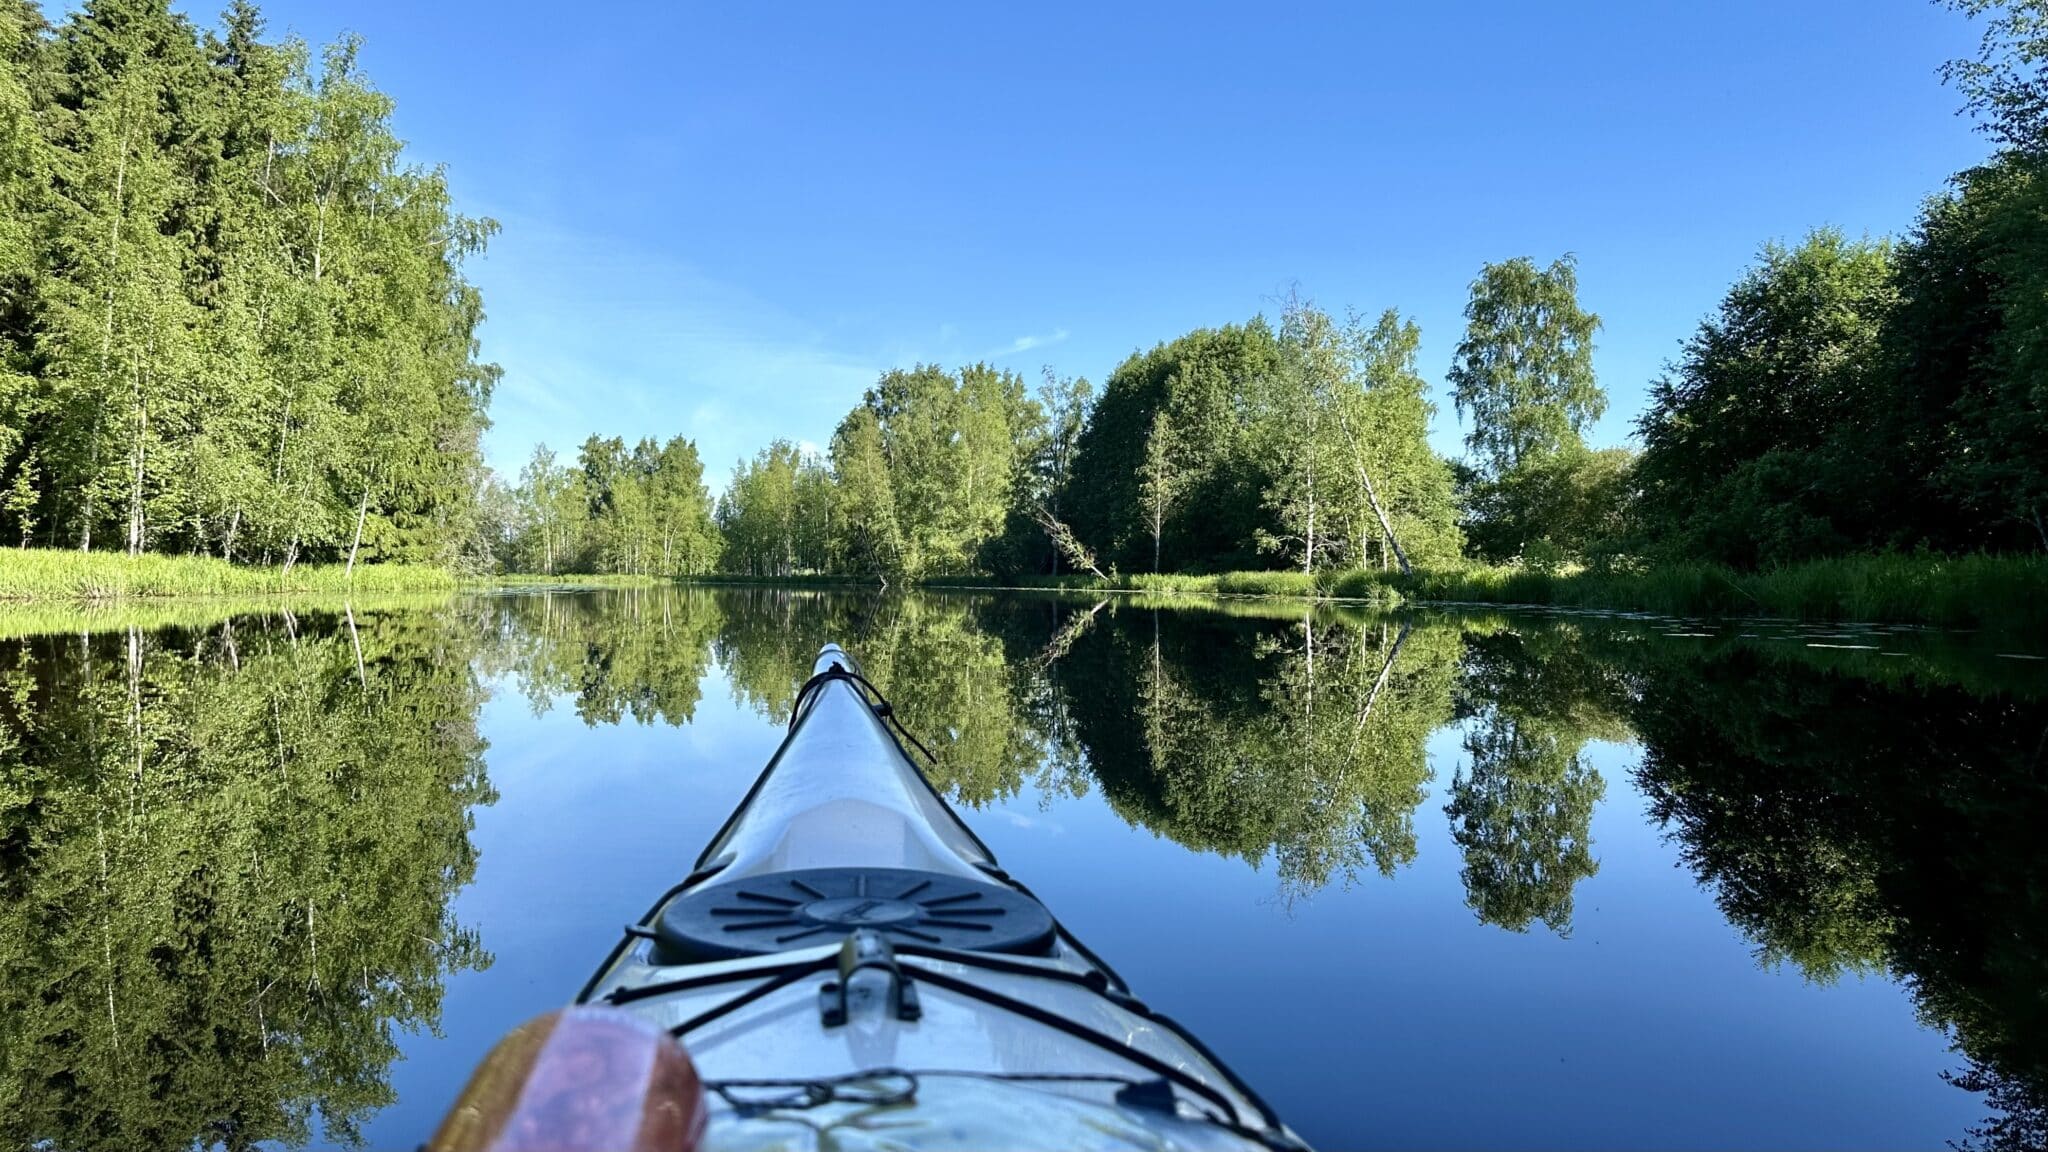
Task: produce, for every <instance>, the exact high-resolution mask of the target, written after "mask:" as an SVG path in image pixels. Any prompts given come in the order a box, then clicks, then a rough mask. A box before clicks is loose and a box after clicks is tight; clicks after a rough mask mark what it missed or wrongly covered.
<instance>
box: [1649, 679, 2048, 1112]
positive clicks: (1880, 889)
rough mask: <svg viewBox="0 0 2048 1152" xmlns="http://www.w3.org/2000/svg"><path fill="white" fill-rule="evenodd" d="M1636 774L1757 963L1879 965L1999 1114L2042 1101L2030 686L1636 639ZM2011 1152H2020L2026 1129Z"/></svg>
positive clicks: (1812, 969) (2043, 961)
mask: <svg viewBox="0 0 2048 1152" xmlns="http://www.w3.org/2000/svg"><path fill="white" fill-rule="evenodd" d="M1636 649H1637V650H1636V651H1635V652H1634V653H1633V654H1630V655H1627V656H1620V657H1619V658H1620V659H1621V660H1622V661H1623V662H1624V664H1625V665H1626V666H1628V667H1630V668H1631V677H1632V679H1634V680H1635V681H1636V683H1637V684H1638V688H1637V690H1636V694H1637V698H1638V699H1637V703H1636V704H1635V705H1634V706H1633V707H1632V708H1631V709H1630V715H1631V720H1632V722H1633V724H1634V725H1635V727H1636V729H1637V731H1638V732H1639V733H1640V735H1641V738H1642V741H1643V744H1644V756H1643V762H1642V766H1641V767H1640V768H1639V769H1638V770H1637V784H1638V786H1639V787H1640V788H1641V790H1642V791H1643V792H1644V794H1645V795H1646V796H1647V797H1648V798H1649V799H1650V802H1651V806H1652V807H1651V810H1652V814H1653V816H1654V817H1655V818H1656V819H1657V820H1658V821H1659V822H1660V823H1662V824H1663V825H1664V826H1665V827H1666V829H1667V830H1668V831H1669V832H1670V834H1671V835H1672V836H1673V837H1674V839H1675V840H1676V842H1677V843H1678V844H1679V845H1680V846H1681V848H1682V850H1683V852H1684V859H1685V861H1686V864H1687V865H1688V866H1689V867H1690V868H1692V870H1693V871H1694V872H1695V873H1696V874H1697V875H1698V876H1699V878H1700V880H1701V882H1702V883H1703V884H1704V885H1706V886H1707V887H1708V888H1709V889H1710V890H1712V891H1713V892H1714V893H1715V895H1716V899H1717V900H1718V902H1719V903H1720V906H1721V909H1722V911H1723V912H1724V913H1725V914H1726V915H1727V916H1728V918H1729V920H1730V921H1731V922H1732V923H1733V924H1735V925H1736V926H1737V927H1739V928H1740V929H1741V930H1742V931H1743V932H1744V933H1745V934H1746V935H1747V936H1749V937H1750V939H1751V940H1753V941H1754V942H1755V943H1756V945H1757V948H1758V951H1759V955H1760V958H1761V959H1763V960H1764V961H1765V962H1768V963H1785V962H1789V963H1793V964H1796V965H1798V966H1799V967H1800V969H1801V970H1803V971H1804V972H1805V973H1806V974H1807V975H1808V976H1809V977H1811V978H1813V979H1816V980H1822V981H1826V980H1832V979H1834V978H1836V977H1837V976H1838V975H1840V974H1843V973H1861V972H1870V971H1878V972H1884V973H1887V974H1889V975H1891V976H1892V977H1894V978H1895V979H1898V980H1900V981H1901V982H1903V983H1904V984H1906V986H1907V987H1909V988H1910V989H1911V990H1912V992H1913V995H1914V998H1915V1000H1916V1001H1917V1002H1918V1004H1919V1008H1920V1012H1921V1015H1922V1018H1923V1019H1925V1020H1926V1021H1928V1022H1929V1023H1930V1024H1931V1025H1933V1026H1935V1027H1941V1028H1945V1029H1948V1030H1950V1031H1949V1035H1950V1036H1951V1037H1952V1038H1953V1040H1954V1043H1955V1046H1956V1048H1957V1049H1958V1050H1959V1051H1960V1052H1961V1053H1962V1054H1963V1056H1964V1057H1965V1058H1967V1059H1968V1060H1970V1061H1971V1062H1972V1064H1973V1066H1974V1071H1975V1075H1967V1076H1965V1077H1960V1078H1958V1079H1959V1081H1961V1082H1964V1083H1966V1084H1974V1085H1975V1086H1976V1087H1978V1088H1980V1089H1981V1088H1994V1089H1997V1091H1996V1092H1994V1095H1993V1097H1992V1100H1991V1103H1992V1104H1993V1105H1994V1106H1996V1107H1999V1108H2001V1109H2003V1110H2005V1111H2007V1113H2008V1122H2007V1123H2004V1124H1998V1123H1994V1124H1992V1125H1990V1126H1987V1129H1986V1130H1985V1131H1983V1132H1980V1133H1979V1135H1980V1136H1982V1137H1985V1138H1986V1139H1987V1140H1988V1141H1989V1142H1990V1144H1991V1146H1997V1133H1998V1132H1999V1131H2000V1130H2004V1131H2006V1132H2008V1133H2010V1134H2012V1135H2014V1136H2019V1135H2020V1134H2021V1133H2024V1132H2025V1131H2026V1130H2027V1125H2028V1124H2030V1123H2031V1124H2032V1125H2034V1126H2035V1130H2038V1126H2039V1124H2040V1121H2041V1117H2042V1115H2043V1110H2042V1107H2043V1101H2044V1100H2048V1003H2044V1001H2043V999H2042V997H2041V995H2040V988H2041V982H2040V973H2041V972H2042V971H2043V969H2044V966H2048V937H2044V935H2043V931H2042V929H2043V926H2044V925H2048V907H2044V906H2043V900H2044V894H2048V874H2044V872H2043V866H2042V862H2043V857H2042V855H2041V853H2040V852H2039V851H2038V848H2037V842H2038V830H2039V827H2040V823H2041V821H2042V819H2043V818H2044V816H2048V787H2044V783H2043V780H2042V777H2041V772H2040V755H2041V753H2040V747H2041V733H2042V731H2043V724H2044V721H2048V715H2044V713H2043V709H2042V706H2041V702H2040V701H2039V700H2038V699H2024V698H2020V697H2017V696H2014V695H2010V694H2003V693H1993V694H1984V695H1979V694H1977V693H1974V692H1968V691H1965V690H1962V689H1959V688H1956V687H1949V686H1940V685H1934V684H1930V683H1927V682H1925V681H1922V680H1913V679H1909V680H1906V681H1903V682H1901V683H1898V684H1895V685H1883V684H1880V683H1878V682H1876V681H1873V680H1870V679H1867V678H1864V677H1860V676H1855V675H1848V674H1840V673H1836V674H1816V673H1815V672H1814V671H1813V670H1811V669H1802V668H1794V667H1789V666H1786V665H1783V664H1780V663H1776V662H1772V661H1769V660H1766V659H1764V658H1762V657H1761V656H1760V655H1759V654H1757V653H1754V652H1752V651H1750V650H1747V649H1734V650H1730V651H1727V652H1724V653H1721V654H1719V655H1718V656H1716V657H1714V658H1710V659H1695V660H1692V661H1685V662H1679V661H1674V660H1671V659H1669V658H1668V656H1665V655H1660V653H1659V652H1658V651H1657V650H1655V649H1654V648H1651V647H1648V646H1640V645H1639V646H1636ZM2007 1146H2010V1147H2028V1146H2032V1143H2031V1142H2030V1141H2024V1142H2020V1143H2016V1144H2012V1145H2007Z"/></svg>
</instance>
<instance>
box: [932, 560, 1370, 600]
mask: <svg viewBox="0 0 2048 1152" xmlns="http://www.w3.org/2000/svg"><path fill="white" fill-rule="evenodd" d="M921 583H922V584H923V586H924V587H928V588H985V589H990V590H996V589H1004V588H1027V589H1059V590H1062V591H1073V592H1143V593H1149V594H1152V595H1155V596H1266V597H1285V598H1289V599H1298V600H1365V601H1370V602H1372V603H1374V604H1378V605H1381V606H1391V605H1393V604H1397V603H1399V602H1400V600H1401V595H1400V593H1399V592H1398V591H1397V590H1396V588H1395V585H1394V583H1393V580H1392V578H1391V577H1389V576H1388V575H1387V574H1385V573H1382V572H1377V571H1351V572H1343V571H1335V570H1330V569H1324V570H1319V571H1317V572H1313V573H1309V572H1301V571H1294V570H1289V571H1285V572H1256V571H1254V572H1213V573H1205V574H1201V575H1195V574H1191V573H1182V572H1159V573H1152V572H1144V573H1138V574H1135V575H1130V576H1117V577H1114V578H1111V579H1106V580H1105V579H1099V578H1097V577H1094V576H1073V575H1068V576H1026V577H1015V578H1010V579H1003V580H999V579H996V578H993V577H982V576H944V577H932V578H930V579H927V580H924V581H922V582H921Z"/></svg>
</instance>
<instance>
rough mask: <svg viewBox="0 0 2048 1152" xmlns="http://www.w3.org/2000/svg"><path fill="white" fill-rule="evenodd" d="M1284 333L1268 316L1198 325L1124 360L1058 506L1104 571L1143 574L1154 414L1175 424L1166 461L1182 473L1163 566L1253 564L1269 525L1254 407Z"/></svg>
mask: <svg viewBox="0 0 2048 1152" xmlns="http://www.w3.org/2000/svg"><path fill="white" fill-rule="evenodd" d="M1279 366H1280V343H1279V338H1278V337H1277V335H1276V334H1275V333H1274V332H1273V330H1272V328H1271V327H1270V326H1268V325H1267V324H1266V322H1265V321H1264V320H1253V321H1251V322H1250V323H1248V324H1245V325H1242V326H1239V325H1231V326H1228V327H1224V328H1218V329H1200V330H1198V331H1194V332H1190V333H1188V334H1187V335H1185V336H1182V337H1180V338H1178V339H1176V340H1174V341H1172V342H1170V343H1166V344H1161V345H1159V346H1158V347H1155V348H1153V349H1152V350H1151V351H1150V352H1145V353H1141V354H1136V355H1133V356H1131V357H1130V358H1129V359H1127V360H1125V361H1124V362H1123V363H1122V364H1121V365H1119V366H1118V367H1117V369H1116V371H1115V372H1112V373H1111V374H1110V376H1109V379H1108V381H1107V382H1106V383H1105V384H1104V385H1103V389H1102V395H1101V397H1100V398H1099V399H1098V400H1097V401H1096V402H1095V407H1094V410H1093V414H1092V416H1091V417H1090V418H1089V420H1088V423H1087V427H1086V428H1085V429H1083V430H1082V431H1081V433H1080V435H1079V436H1078V437H1077V439H1076V444H1075V451H1074V456H1073V463H1072V472H1071V474H1070V476H1069V478H1068V480H1067V483H1066V485H1065V494H1064V495H1063V496H1062V497H1061V504H1060V507H1061V508H1062V509H1063V510H1064V512H1065V519H1066V520H1067V522H1068V523H1070V524H1072V525H1073V528H1074V531H1075V533H1076V534H1077V535H1079V537H1080V538H1081V541H1082V542H1083V543H1084V544H1086V545H1087V546H1088V547H1089V548H1090V549H1092V550H1093V551H1094V553H1095V555H1096V557H1097V559H1098V561H1099V562H1100V563H1101V564H1103V565H1104V566H1105V567H1110V568H1117V569H1125V570H1129V571H1145V570H1147V569H1149V568H1150V567H1151V566H1152V565H1151V559H1152V551H1153V549H1152V536H1151V532H1150V530H1149V528H1148V527H1147V525H1148V524H1149V523H1150V521H1149V518H1148V517H1147V515H1146V511H1145V500H1144V491H1143V484H1144V481H1143V478H1144V472H1145V454H1146V449H1147V446H1148V441H1149V439H1150V435H1151V431H1152V426H1153V421H1154V419H1155V415H1156V414H1157V413H1159V412H1162V411H1163V412H1165V413H1166V418H1167V420H1168V421H1169V422H1170V424H1171V425H1172V427H1173V428H1174V430H1175V434H1174V436H1173V438H1172V449H1173V451H1172V452H1171V454H1170V455H1169V458H1168V461H1167V464H1166V465H1165V467H1166V468H1168V469H1169V470H1171V471H1172V473H1173V474H1174V475H1175V476H1176V477H1177V478H1178V484H1177V487H1178V489H1179V501H1178V507H1179V508H1181V509H1184V510H1185V509H1200V510H1201V513H1200V515H1177V516H1173V517H1169V518H1168V519H1167V521H1166V523H1165V524H1164V526H1163V531H1162V533H1161V538H1160V554H1161V564H1160V566H1161V567H1162V568H1164V569H1169V570H1187V569H1208V570H1215V569H1227V568H1249V567H1255V566H1259V565H1260V557H1259V550H1258V546H1257V543H1256V540H1255V534H1256V533H1257V531H1258V530H1259V529H1260V528H1261V527H1263V526H1265V525H1266V524H1267V523H1268V520H1267V513H1266V510H1265V508H1264V495H1265V491H1266V484H1267V466H1266V462H1265V461H1264V460H1263V459H1262V457H1261V450H1260V444H1259V442H1258V439H1257V437H1255V435H1254V426H1253V422H1251V421H1249V420H1247V419H1246V416H1247V414H1248V412H1249V411H1250V409H1251V408H1252V407H1253V406H1254V405H1256V404H1259V403H1262V401H1261V400H1260V397H1261V395H1262V392H1263V390H1264V388H1265V386H1266V382H1267V381H1268V380H1270V379H1271V378H1272V377H1273V375H1274V374H1275V373H1276V372H1277V371H1278V370H1279Z"/></svg>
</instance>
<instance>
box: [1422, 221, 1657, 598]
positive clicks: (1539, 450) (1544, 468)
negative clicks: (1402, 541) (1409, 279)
mask: <svg viewBox="0 0 2048 1152" xmlns="http://www.w3.org/2000/svg"><path fill="white" fill-rule="evenodd" d="M1465 320H1466V324H1465V338H1464V340H1463V341H1461V342H1460V343H1459V345H1458V352H1457V357H1456V359H1455V360H1454V362H1453V363H1452V365H1451V371H1450V377H1449V379H1450V384H1451V388H1452V397H1453V399H1454V400H1455V402H1456V404H1457V407H1458V412H1459V414H1460V415H1461V416H1462V415H1467V414H1469V415H1470V416H1471V418H1472V430H1471V431H1470V432H1469V433H1467V434H1466V437H1465V444H1466V446H1467V447H1468V448H1470V449H1471V450H1472V452H1474V453H1475V454H1476V455H1477V463H1476V464H1475V465H1473V466H1471V467H1468V468H1466V469H1464V470H1463V473H1462V475H1461V477H1460V480H1461V487H1462V488H1463V489H1464V492H1463V496H1464V505H1465V507H1464V512H1465V532H1466V535H1467V536H1468V537H1469V538H1470V539H1471V541H1472V543H1473V546H1474V548H1475V550H1476V551H1477V552H1478V553H1479V555H1480V556H1482V557H1485V558H1487V559H1492V560H1509V559H1516V558H1523V557H1526V559H1527V560H1528V561H1529V562H1530V563H1531V564H1533V565H1534V566H1536V567H1539V568H1548V567H1554V566H1556V565H1557V564H1558V563H1560V562H1563V561H1565V560H1576V559H1580V558H1583V557H1585V556H1587V555H1589V554H1591V553H1593V552H1596V551H1599V550H1601V549H1603V548H1604V547H1605V546H1606V540H1605V533H1606V532H1607V531H1609V530H1610V529H1611V527H1612V521H1614V520H1615V519H1617V518H1618V516H1619V510H1620V509H1621V508H1622V506H1623V505H1622V502H1621V499H1620V497H1621V495H1622V492H1623V490H1624V488H1625V482H1624V481H1623V479H1622V477H1623V475H1624V474H1625V472H1626V468H1627V457H1626V455H1625V454H1620V453H1615V452H1603V453H1595V452H1589V451H1587V450H1586V447H1585V444H1584V441H1583V440H1582V439H1581V434H1582V433H1583V432H1584V431H1585V428H1586V425H1588V424H1590V423H1591V422H1592V421H1594V420H1597V419H1599V417H1600V414H1601V413H1602V412H1603V411H1605V410H1606V408H1607V394H1606V393H1605V392H1603V391H1601V389H1600V385H1599V384H1598V383H1597V382H1596V380H1595V378H1594V375H1593V334H1594V333H1595V332H1597V331H1598V330H1599V328H1600V318H1599V317H1598V316H1595V315H1593V314H1592V313H1590V312H1586V311H1584V310H1582V309H1581V308H1580V307H1579V301H1578V270H1577V264H1576V263H1575V262H1574V260H1573V258H1572V257H1570V256H1565V257H1563V258H1561V259H1559V260H1557V261H1555V262H1553V263H1552V264H1551V265H1550V267H1549V268H1547V269H1539V268H1538V267H1537V266H1536V264H1535V262H1534V261H1531V260H1529V259H1527V258H1517V259H1514V260H1509V261H1506V262H1505V263H1501V264H1488V265H1486V266H1485V267H1483V268H1481V269H1480V272H1479V278H1478V279H1477V280H1475V281H1473V283H1472V299H1471V302H1470V303H1468V304H1467V305H1466V307H1465Z"/></svg>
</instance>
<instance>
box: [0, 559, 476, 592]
mask: <svg viewBox="0 0 2048 1152" xmlns="http://www.w3.org/2000/svg"><path fill="white" fill-rule="evenodd" d="M454 587H455V576H454V575H453V574H452V573H450V572H448V571H446V570H444V569H440V568H428V567H419V566H413V565H405V564H358V565H356V570H355V573H354V576H353V578H350V577H348V576H346V575H345V574H344V567H343V566H342V565H340V564H295V565H293V566H292V570H291V572H290V573H289V574H287V573H286V572H284V571H283V569H281V568H259V567H250V566H246V565H241V564H230V563H228V562H227V561H225V560H219V559H216V558H214V557H211V556H155V555H142V556H128V555H124V554H122V553H118V552H71V551H60V550H56V549H38V548H30V549H19V548H8V549H0V600H71V601H101V600H140V599H159V598H167V597H183V596H261V595H268V594H274V593H279V592H293V593H298V592H304V593H311V594H334V595H339V594H341V593H344V592H353V593H381V592H425V591H446V590H451V589H453V588H454Z"/></svg>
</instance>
